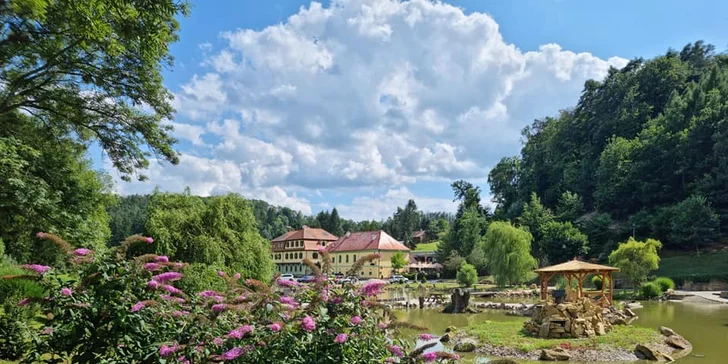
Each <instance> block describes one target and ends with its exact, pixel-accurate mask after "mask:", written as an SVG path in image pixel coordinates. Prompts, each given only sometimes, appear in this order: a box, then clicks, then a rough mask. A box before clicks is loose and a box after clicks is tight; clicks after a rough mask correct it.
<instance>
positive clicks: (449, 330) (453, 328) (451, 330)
mask: <svg viewBox="0 0 728 364" xmlns="http://www.w3.org/2000/svg"><path fill="white" fill-rule="evenodd" d="M457 329H458V328H457V327H455V326H448V327H447V328H446V329H445V332H455V331H457Z"/></svg>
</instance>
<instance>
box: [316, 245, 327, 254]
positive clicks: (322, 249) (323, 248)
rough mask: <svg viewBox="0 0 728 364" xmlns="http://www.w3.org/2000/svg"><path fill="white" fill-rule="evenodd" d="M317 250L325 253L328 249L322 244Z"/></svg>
mask: <svg viewBox="0 0 728 364" xmlns="http://www.w3.org/2000/svg"><path fill="white" fill-rule="evenodd" d="M316 250H317V251H318V252H319V253H323V252H325V251H326V247H325V246H320V247H319V248H318V249H316Z"/></svg>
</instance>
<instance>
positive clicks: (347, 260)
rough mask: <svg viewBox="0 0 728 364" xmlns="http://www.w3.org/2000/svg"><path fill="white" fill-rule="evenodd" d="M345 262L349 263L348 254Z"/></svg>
mask: <svg viewBox="0 0 728 364" xmlns="http://www.w3.org/2000/svg"><path fill="white" fill-rule="evenodd" d="M346 262H347V263H349V254H347V255H346Z"/></svg>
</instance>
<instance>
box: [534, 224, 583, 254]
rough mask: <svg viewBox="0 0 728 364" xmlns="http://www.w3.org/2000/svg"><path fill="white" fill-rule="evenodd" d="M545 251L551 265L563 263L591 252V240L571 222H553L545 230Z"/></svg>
mask: <svg viewBox="0 0 728 364" xmlns="http://www.w3.org/2000/svg"><path fill="white" fill-rule="evenodd" d="M542 247H543V251H544V253H545V255H546V257H547V258H548V260H549V264H557V263H563V262H566V261H568V260H571V259H573V258H576V257H579V256H582V255H584V254H586V253H587V252H588V251H589V239H588V238H587V236H586V235H584V234H583V233H582V232H581V231H579V229H577V228H576V227H574V225H572V224H571V223H570V222H558V221H551V222H549V223H547V224H546V226H544V228H543V246H542Z"/></svg>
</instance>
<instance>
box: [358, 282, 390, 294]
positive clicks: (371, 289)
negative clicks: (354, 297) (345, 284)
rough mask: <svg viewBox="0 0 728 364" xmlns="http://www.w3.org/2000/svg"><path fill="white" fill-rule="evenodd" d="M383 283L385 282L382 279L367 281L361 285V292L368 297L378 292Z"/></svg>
mask: <svg viewBox="0 0 728 364" xmlns="http://www.w3.org/2000/svg"><path fill="white" fill-rule="evenodd" d="M385 284H386V283H385V282H382V281H372V282H367V283H365V284H364V285H363V286H361V293H363V294H364V295H366V296H369V297H371V296H376V295H378V294H379V293H380V290H381V289H382V287H384V285H385Z"/></svg>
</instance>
